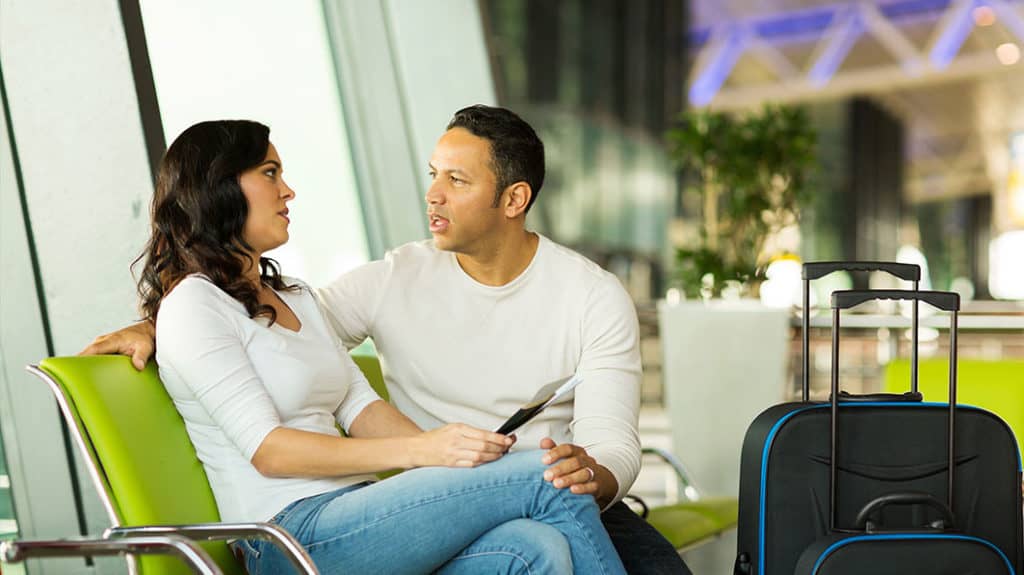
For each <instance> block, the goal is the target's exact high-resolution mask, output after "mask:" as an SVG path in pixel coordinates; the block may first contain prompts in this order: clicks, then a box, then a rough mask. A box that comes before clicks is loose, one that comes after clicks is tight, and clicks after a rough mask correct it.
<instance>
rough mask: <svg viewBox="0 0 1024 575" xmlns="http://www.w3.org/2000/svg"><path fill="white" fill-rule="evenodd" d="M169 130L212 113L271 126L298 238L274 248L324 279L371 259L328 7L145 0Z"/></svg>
mask: <svg viewBox="0 0 1024 575" xmlns="http://www.w3.org/2000/svg"><path fill="white" fill-rule="evenodd" d="M140 4H141V8H142V17H143V23H144V26H145V29H146V41H147V44H148V48H149V57H150V62H151V65H152V69H153V80H154V83H155V85H156V91H157V98H158V100H159V103H160V113H161V117H162V120H163V127H164V133H165V134H166V137H167V142H168V143H170V142H172V141H173V140H174V138H175V137H176V136H177V135H178V134H180V133H181V132H182V131H183V130H184V129H185V128H187V127H188V126H190V125H192V124H194V123H196V122H199V121H203V120H213V119H236V118H238V119H251V120H257V121H260V122H262V123H264V124H267V125H268V126H270V138H271V140H272V141H273V142H274V145H275V146H276V147H277V149H278V152H279V153H280V154H281V159H282V161H283V163H284V168H285V169H284V176H285V179H286V180H287V181H288V183H289V185H290V186H291V187H292V188H293V189H294V190H295V192H296V199H295V201H293V202H292V204H291V205H290V209H291V214H292V215H291V219H292V226H291V240H290V241H289V242H288V244H286V245H285V246H282V247H281V248H278V249H277V250H274V252H272V253H271V254H270V255H271V256H272V257H274V258H276V259H277V260H278V261H279V262H280V263H281V267H282V270H283V271H284V273H286V274H288V275H292V276H296V277H299V278H302V279H304V280H306V281H307V282H309V283H310V284H312V285H321V284H323V283H325V282H327V281H329V280H330V279H332V278H334V277H335V276H337V275H338V274H339V273H341V272H343V271H345V270H347V269H350V268H352V267H354V266H356V265H358V264H360V263H363V262H365V261H366V260H367V258H368V252H367V245H366V233H365V228H364V224H363V219H362V213H361V211H360V204H359V198H358V195H357V190H356V184H355V177H354V172H353V167H352V156H351V153H350V150H349V147H348V140H347V136H346V134H347V131H346V126H345V120H344V117H343V114H342V103H341V98H340V96H339V91H338V84H337V79H336V75H335V72H334V66H333V63H332V60H331V51H330V46H329V43H328V36H327V29H326V25H325V20H324V15H323V11H322V5H321V4H320V3H319V2H316V1H314V0H302V1H296V2H287V3H285V2H271V1H256V2H254V1H242V0H229V1H221V2H206V1H201V0H188V1H182V2H163V1H160V0H142V2H140Z"/></svg>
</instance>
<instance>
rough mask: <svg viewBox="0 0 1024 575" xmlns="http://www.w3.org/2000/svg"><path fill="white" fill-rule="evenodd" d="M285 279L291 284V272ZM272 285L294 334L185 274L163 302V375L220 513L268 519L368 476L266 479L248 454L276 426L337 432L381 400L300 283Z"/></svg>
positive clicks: (159, 333) (235, 518) (159, 341)
mask: <svg viewBox="0 0 1024 575" xmlns="http://www.w3.org/2000/svg"><path fill="white" fill-rule="evenodd" d="M285 281H286V283H288V284H294V283H297V282H296V281H295V280H293V279H291V278H286V279H285ZM299 285H302V289H300V290H299V291H291V292H278V295H279V296H281V299H282V300H284V302H285V303H286V304H288V307H290V308H291V309H292V311H293V312H294V313H295V315H296V316H297V317H298V318H299V321H300V322H301V324H302V327H301V329H300V330H299V331H298V332H293V331H291V330H289V329H287V328H284V327H281V326H280V325H279V324H276V323H275V324H274V325H272V326H270V327H268V326H267V324H268V321H267V319H266V318H256V319H252V318H250V317H249V314H248V313H247V312H246V311H245V308H244V307H243V306H242V304H241V303H240V302H238V301H237V300H235V299H233V298H231V296H229V295H227V294H226V293H224V292H223V291H221V290H220V289H219V288H217V287H216V286H215V285H213V284H212V283H211V282H210V281H208V280H207V279H205V278H203V277H201V276H191V277H188V278H186V279H184V280H183V281H182V282H181V283H179V284H178V285H177V286H176V287H175V288H174V289H173V290H172V291H171V293H170V294H168V295H167V296H166V297H165V298H164V300H163V302H162V303H161V304H160V311H159V314H158V316H157V321H156V345H157V347H156V349H157V352H156V359H157V363H158V364H159V366H160V378H161V379H162V380H163V382H164V386H165V387H166V388H167V392H168V393H169V394H170V396H171V398H172V399H174V404H175V406H176V407H177V408H178V411H179V412H180V413H181V415H182V417H183V418H184V420H185V427H186V428H187V429H188V434H189V437H191V438H192V443H193V444H194V445H195V447H196V453H197V454H198V455H199V460H200V461H202V462H203V467H204V469H206V475H207V477H208V478H209V480H210V487H212V488H213V495H214V497H215V498H216V500H217V508H218V509H219V510H220V515H221V519H222V520H224V521H231V522H245V521H266V520H268V519H270V518H272V517H273V516H274V515H276V514H277V513H278V512H279V511H280V510H281V509H282V508H284V507H285V506H286V505H288V504H289V503H291V502H292V501H295V500H297V499H301V498H303V497H308V496H311V495H316V494H319V493H324V492H326V491H330V490H333V489H337V488H339V487H344V486H347V485H351V484H354V483H358V482H361V481H366V480H368V479H373V477H372V476H367V475H359V476H347V477H338V478H330V479H305V478H270V477H264V476H263V475H261V474H260V473H259V472H258V471H256V468H255V467H253V466H252V464H251V463H250V461H251V460H252V457H253V455H254V454H255V453H256V449H257V448H258V447H259V446H260V444H261V443H262V442H263V440H264V438H266V436H267V434H269V433H270V432H271V431H272V430H273V429H274V428H276V427H278V426H283V427H288V428H292V429H302V430H305V431H313V432H317V433H324V434H328V435H334V436H338V435H339V433H338V429H337V428H336V427H335V423H339V424H341V426H342V427H343V428H344V429H348V427H349V425H351V423H352V421H353V420H354V419H355V418H356V416H357V415H358V414H359V413H360V412H361V411H362V410H363V408H365V407H366V406H367V405H369V404H370V403H371V402H372V401H375V400H377V399H379V397H378V396H377V394H376V393H375V392H374V391H373V389H372V388H370V386H369V384H368V383H367V382H366V379H365V378H364V377H363V375H362V372H360V371H359V368H358V367H357V366H356V365H355V363H353V362H352V359H351V358H349V357H348V354H345V353H339V350H338V347H337V342H336V340H334V339H333V338H332V335H331V333H330V331H329V328H328V327H327V325H326V324H325V322H324V318H323V316H322V315H321V314H320V312H319V310H318V304H317V302H316V300H315V298H314V297H313V294H312V292H311V291H310V289H309V288H308V287H306V286H304V285H303V284H299Z"/></svg>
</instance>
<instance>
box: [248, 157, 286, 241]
mask: <svg viewBox="0 0 1024 575" xmlns="http://www.w3.org/2000/svg"><path fill="white" fill-rule="evenodd" d="M281 172H282V169H281V158H280V157H279V156H278V155H277V149H276V148H274V144H270V145H269V146H267V157H266V158H265V159H264V160H263V163H261V164H260V165H258V166H256V167H255V168H251V169H249V170H246V171H245V172H242V174H241V175H240V176H239V177H238V183H239V185H241V186H242V193H243V194H245V199H246V201H247V202H248V203H249V217H248V218H247V219H246V220H245V228H244V229H243V230H242V239H244V240H245V241H246V242H248V244H249V245H250V246H252V247H253V249H254V250H256V252H257V254H258V255H262V254H263V252H266V251H269V250H272V249H274V248H276V247H278V246H280V245H283V244H284V243H285V242H287V241H288V223H289V220H288V207H287V203H288V202H290V201H291V200H292V199H293V198H294V197H295V192H294V191H292V189H291V188H289V187H288V184H286V183H285V182H284V179H282V177H281Z"/></svg>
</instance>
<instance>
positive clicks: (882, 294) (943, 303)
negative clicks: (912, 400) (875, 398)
mask: <svg viewBox="0 0 1024 575" xmlns="http://www.w3.org/2000/svg"><path fill="white" fill-rule="evenodd" d="M879 299H883V300H911V301H914V302H922V301H923V302H925V303H927V304H931V305H932V306H934V307H937V308H939V309H941V310H944V311H948V312H950V314H949V426H948V428H947V442H948V443H947V447H948V450H947V451H948V456H949V478H948V483H947V494H946V505H947V506H948V507H949V509H953V468H954V467H955V465H956V464H955V460H954V447H955V446H954V431H955V427H956V330H957V314H958V313H959V311H960V295H959V294H957V293H954V292H938V291H917V290H913V291H910V290H841V291H835V292H832V397H831V400H830V401H831V404H832V405H831V408H832V410H831V422H830V431H829V432H830V434H831V439H830V444H831V445H830V451H831V459H830V462H829V467H830V468H831V469H830V477H829V487H830V489H829V506H830V512H829V528H830V529H832V530H835V528H836V501H838V499H836V487H837V475H838V469H839V465H838V463H837V462H836V454H837V453H838V449H837V442H838V438H839V434H838V433H837V429H838V416H839V312H840V310H844V309H850V308H852V307H855V306H858V305H860V304H862V303H864V302H867V301H873V300H879ZM915 323H916V322H915ZM915 343H916V342H915ZM915 347H916V346H915ZM915 363H916V362H915ZM915 383H916V382H915ZM915 391H916V390H915Z"/></svg>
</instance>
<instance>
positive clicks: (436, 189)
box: [425, 179, 444, 204]
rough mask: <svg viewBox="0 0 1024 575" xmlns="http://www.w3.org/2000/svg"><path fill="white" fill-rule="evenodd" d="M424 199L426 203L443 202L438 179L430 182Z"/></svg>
mask: <svg viewBox="0 0 1024 575" xmlns="http://www.w3.org/2000/svg"><path fill="white" fill-rule="evenodd" d="M425 199H426V200H427V204H440V203H443V202H444V190H442V189H441V184H440V183H439V181H438V180H436V179H435V180H434V181H433V182H431V183H430V187H429V188H427V195H426V196H425Z"/></svg>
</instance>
